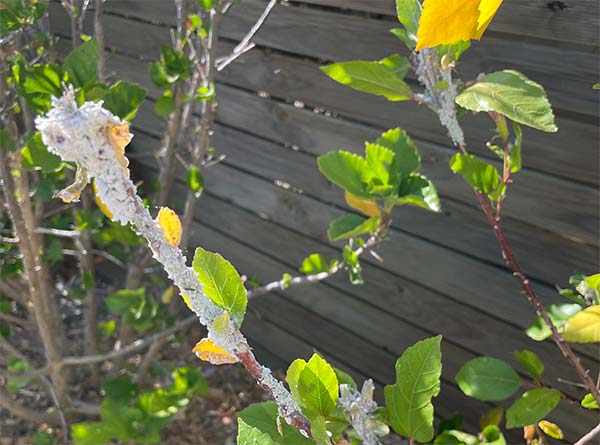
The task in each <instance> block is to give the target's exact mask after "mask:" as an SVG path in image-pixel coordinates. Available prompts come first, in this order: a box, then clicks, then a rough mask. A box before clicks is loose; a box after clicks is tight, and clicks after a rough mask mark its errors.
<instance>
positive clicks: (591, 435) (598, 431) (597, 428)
mask: <svg viewBox="0 0 600 445" xmlns="http://www.w3.org/2000/svg"><path fill="white" fill-rule="evenodd" d="M598 434H600V423H599V424H598V425H596V426H595V427H594V428H593V429H592V430H591V431H590V432H589V433H587V434H586V435H585V436H583V437H582V438H581V439H579V440H578V441H577V442H575V445H585V444H586V443H590V441H591V440H592V439H593V438H594V437H596V436H597V435H598Z"/></svg>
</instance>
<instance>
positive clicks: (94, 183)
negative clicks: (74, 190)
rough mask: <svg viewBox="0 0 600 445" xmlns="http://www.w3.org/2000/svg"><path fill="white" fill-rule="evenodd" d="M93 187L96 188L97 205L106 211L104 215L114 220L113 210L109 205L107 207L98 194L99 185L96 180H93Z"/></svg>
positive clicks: (103, 211) (102, 210)
mask: <svg viewBox="0 0 600 445" xmlns="http://www.w3.org/2000/svg"><path fill="white" fill-rule="evenodd" d="M92 188H93V189H94V196H95V198H96V205H97V206H98V208H99V209H100V211H101V212H102V213H104V215H105V216H106V217H107V218H108V219H111V220H112V218H113V214H112V212H111V211H110V210H108V207H106V204H104V202H102V200H101V199H100V197H99V196H98V187H97V186H96V181H92Z"/></svg>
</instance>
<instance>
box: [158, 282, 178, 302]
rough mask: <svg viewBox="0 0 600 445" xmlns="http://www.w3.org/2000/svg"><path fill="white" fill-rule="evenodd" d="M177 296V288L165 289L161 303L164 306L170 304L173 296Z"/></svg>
mask: <svg viewBox="0 0 600 445" xmlns="http://www.w3.org/2000/svg"><path fill="white" fill-rule="evenodd" d="M174 294H175V286H169V287H167V288H166V289H165V291H164V292H163V294H162V295H161V297H160V301H161V302H162V303H163V304H169V303H170V302H171V300H172V299H173V295H174Z"/></svg>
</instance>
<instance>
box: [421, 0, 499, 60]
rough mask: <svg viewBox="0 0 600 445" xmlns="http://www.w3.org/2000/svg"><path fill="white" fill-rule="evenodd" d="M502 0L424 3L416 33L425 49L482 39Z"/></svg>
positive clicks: (427, 1) (433, 1) (429, 0)
mask: <svg viewBox="0 0 600 445" xmlns="http://www.w3.org/2000/svg"><path fill="white" fill-rule="evenodd" d="M501 4H502V0H425V2H424V3H423V11H422V13H421V18H420V20H419V29H418V31H417V48H416V49H417V51H419V50H421V49H423V48H432V47H434V46H438V45H442V44H448V43H454V42H458V41H459V40H471V39H476V40H479V39H481V36H482V35H483V33H484V32H485V30H486V29H487V27H488V26H489V24H490V22H491V21H492V19H493V18H494V15H496V12H497V11H498V8H500V5H501Z"/></svg>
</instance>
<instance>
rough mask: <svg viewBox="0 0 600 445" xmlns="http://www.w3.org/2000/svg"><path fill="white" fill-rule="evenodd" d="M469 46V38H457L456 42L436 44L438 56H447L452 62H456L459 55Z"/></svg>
mask: <svg viewBox="0 0 600 445" xmlns="http://www.w3.org/2000/svg"><path fill="white" fill-rule="evenodd" d="M470 47H471V42H470V41H469V40H459V41H458V42H454V43H449V44H446V45H439V46H437V47H436V48H437V51H438V54H439V55H440V57H444V56H448V57H450V58H451V60H452V61H453V62H457V61H458V60H459V59H460V56H462V55H463V53H464V52H465V51H466V50H468V49H469V48H470Z"/></svg>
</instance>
